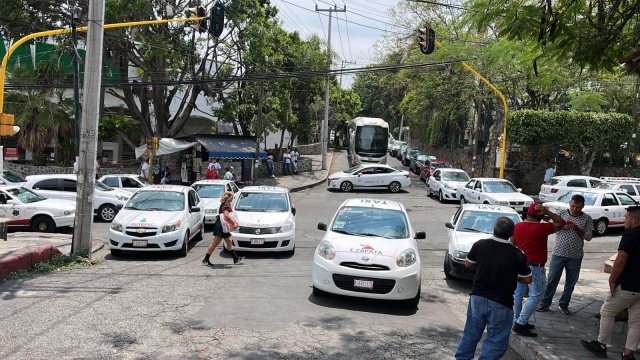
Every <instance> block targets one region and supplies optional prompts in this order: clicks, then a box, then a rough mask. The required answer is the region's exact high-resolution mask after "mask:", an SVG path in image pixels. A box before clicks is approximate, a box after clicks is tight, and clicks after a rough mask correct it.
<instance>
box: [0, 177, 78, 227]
mask: <svg viewBox="0 0 640 360" xmlns="http://www.w3.org/2000/svg"><path fill="white" fill-rule="evenodd" d="M75 212H76V202H75V201H67V200H60V199H47V198H45V197H43V196H41V195H38V194H36V193H35V192H33V191H31V190H28V189H25V188H23V187H20V186H3V187H2V188H0V217H2V218H5V219H9V223H8V224H7V225H9V226H27V227H29V228H30V229H31V230H32V231H38V232H49V233H50V232H54V231H55V229H56V228H59V227H66V226H73V219H74V217H75Z"/></svg>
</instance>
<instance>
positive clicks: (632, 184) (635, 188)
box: [596, 177, 640, 201]
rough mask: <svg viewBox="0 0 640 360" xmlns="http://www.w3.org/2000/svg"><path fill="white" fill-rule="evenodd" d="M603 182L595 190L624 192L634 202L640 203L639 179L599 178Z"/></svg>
mask: <svg viewBox="0 0 640 360" xmlns="http://www.w3.org/2000/svg"><path fill="white" fill-rule="evenodd" d="M600 179H602V180H604V182H601V183H600V184H598V186H596V189H607V190H611V191H613V192H626V193H627V194H629V196H631V197H632V198H633V200H635V201H640V179H638V178H614V177H601V178H600Z"/></svg>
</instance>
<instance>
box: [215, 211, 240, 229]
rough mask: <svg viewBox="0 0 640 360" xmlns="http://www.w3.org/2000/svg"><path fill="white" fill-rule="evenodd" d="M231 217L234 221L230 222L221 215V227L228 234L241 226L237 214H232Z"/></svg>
mask: <svg viewBox="0 0 640 360" xmlns="http://www.w3.org/2000/svg"><path fill="white" fill-rule="evenodd" d="M229 217H230V218H231V219H232V221H231V222H230V221H229V220H228V219H227V217H226V216H224V213H222V214H220V219H221V221H220V225H222V231H223V232H226V233H230V232H231V231H232V230H235V229H237V228H238V227H239V226H240V225H239V224H238V215H236V213H235V212H230V213H229Z"/></svg>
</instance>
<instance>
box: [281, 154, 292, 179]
mask: <svg viewBox="0 0 640 360" xmlns="http://www.w3.org/2000/svg"><path fill="white" fill-rule="evenodd" d="M290 166H291V154H290V153H289V149H286V150H285V151H284V155H282V170H284V174H285V175H291V168H290Z"/></svg>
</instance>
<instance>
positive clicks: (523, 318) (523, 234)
mask: <svg viewBox="0 0 640 360" xmlns="http://www.w3.org/2000/svg"><path fill="white" fill-rule="evenodd" d="M545 215H547V216H549V217H550V218H551V220H553V223H548V222H541V220H542V218H543V217H544V216H545ZM564 224H565V221H564V220H563V219H562V218H561V217H560V216H559V215H557V214H556V213H554V212H552V211H550V210H549V208H547V207H544V206H542V205H541V204H537V203H533V204H531V206H529V210H528V211H527V218H526V220H525V221H523V222H520V223H517V224H516V226H515V228H514V231H513V237H512V238H511V242H512V243H513V244H514V245H515V246H517V247H518V248H519V249H520V250H522V252H523V253H524V255H525V256H526V257H527V264H528V265H529V267H530V268H531V273H532V275H533V281H532V282H531V284H529V285H525V284H521V283H518V287H517V288H516V292H515V294H514V295H513V299H514V303H515V304H514V307H513V313H514V317H515V321H516V322H515V323H514V324H513V332H515V333H516V334H520V335H522V336H530V337H533V336H538V334H536V333H535V332H533V331H531V329H534V328H535V325H531V324H529V318H530V317H531V315H532V314H533V312H534V311H535V310H536V307H537V306H538V304H539V303H540V299H541V298H542V292H543V291H544V287H545V282H546V277H545V268H544V264H545V263H546V262H547V240H548V237H549V235H551V234H553V233H555V232H556V231H558V230H561V229H562V227H563V226H564ZM527 290H528V291H529V298H528V299H527V301H526V302H525V303H524V304H523V303H522V300H523V298H524V295H525V293H526V292H527Z"/></svg>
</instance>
